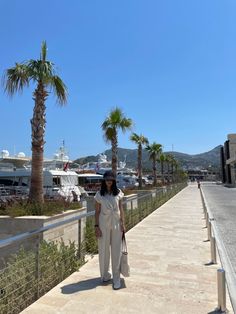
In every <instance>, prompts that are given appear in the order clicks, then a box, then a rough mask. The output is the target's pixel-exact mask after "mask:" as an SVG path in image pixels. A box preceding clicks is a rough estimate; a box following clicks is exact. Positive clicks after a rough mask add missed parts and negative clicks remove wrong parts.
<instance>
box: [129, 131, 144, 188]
mask: <svg viewBox="0 0 236 314" xmlns="http://www.w3.org/2000/svg"><path fill="white" fill-rule="evenodd" d="M130 140H131V141H132V142H134V143H135V144H137V145H138V178H139V187H140V188H141V187H142V172H143V169H142V168H143V167H142V153H143V145H148V139H147V138H146V137H145V136H144V135H142V134H140V135H138V134H136V133H133V134H132V135H131V137H130Z"/></svg>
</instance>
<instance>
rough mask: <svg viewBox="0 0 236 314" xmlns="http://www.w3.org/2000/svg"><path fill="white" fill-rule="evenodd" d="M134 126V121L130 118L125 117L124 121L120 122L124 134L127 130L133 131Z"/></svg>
mask: <svg viewBox="0 0 236 314" xmlns="http://www.w3.org/2000/svg"><path fill="white" fill-rule="evenodd" d="M132 126H133V121H132V120H131V119H129V118H125V117H123V119H122V120H121V121H120V124H119V127H120V128H121V130H122V132H123V133H124V132H126V131H127V130H131V128H132Z"/></svg>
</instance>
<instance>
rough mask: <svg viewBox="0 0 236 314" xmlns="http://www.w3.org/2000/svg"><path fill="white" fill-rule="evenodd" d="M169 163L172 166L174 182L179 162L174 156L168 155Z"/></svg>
mask: <svg viewBox="0 0 236 314" xmlns="http://www.w3.org/2000/svg"><path fill="white" fill-rule="evenodd" d="M168 163H169V164H170V165H171V174H172V182H173V181H174V168H176V166H177V161H176V159H175V158H174V156H173V155H172V154H169V155H168Z"/></svg>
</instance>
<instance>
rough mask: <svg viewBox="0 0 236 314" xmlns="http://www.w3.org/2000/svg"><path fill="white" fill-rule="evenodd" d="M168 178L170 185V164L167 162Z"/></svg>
mask: <svg viewBox="0 0 236 314" xmlns="http://www.w3.org/2000/svg"><path fill="white" fill-rule="evenodd" d="M167 178H168V183H170V163H169V161H167Z"/></svg>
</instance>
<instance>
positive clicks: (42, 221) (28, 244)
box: [0, 207, 87, 259]
mask: <svg viewBox="0 0 236 314" xmlns="http://www.w3.org/2000/svg"><path fill="white" fill-rule="evenodd" d="M86 212H87V208H86V207H82V208H80V209H74V210H68V211H66V212H63V213H61V214H57V215H54V216H21V217H14V218H12V217H9V216H0V240H2V239H5V238H8V237H11V236H15V235H17V234H20V233H24V232H28V231H32V230H35V229H38V228H41V227H44V226H47V225H50V224H53V223H57V222H60V221H63V220H66V219H69V218H72V217H75V216H78V215H79V214H84V213H86ZM85 223H86V218H83V219H82V221H81V230H82V234H81V239H82V240H83V238H84V232H83V230H84V227H85ZM78 231H79V227H78V221H75V222H71V223H67V224H65V225H63V226H60V227H57V228H54V229H52V230H48V231H45V232H43V233H42V234H41V235H40V240H42V239H43V240H46V241H54V242H59V241H61V240H63V241H64V243H65V244H68V243H69V242H70V241H71V242H75V243H76V244H78V238H79V234H78ZM38 238H39V236H32V237H31V238H28V239H27V240H23V241H19V242H16V244H14V245H9V246H7V247H4V248H1V249H0V257H1V259H7V257H9V255H10V254H12V253H16V252H17V251H18V250H19V248H20V246H22V245H23V246H24V248H25V249H32V250H34V249H35V247H36V243H37V239H38Z"/></svg>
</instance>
